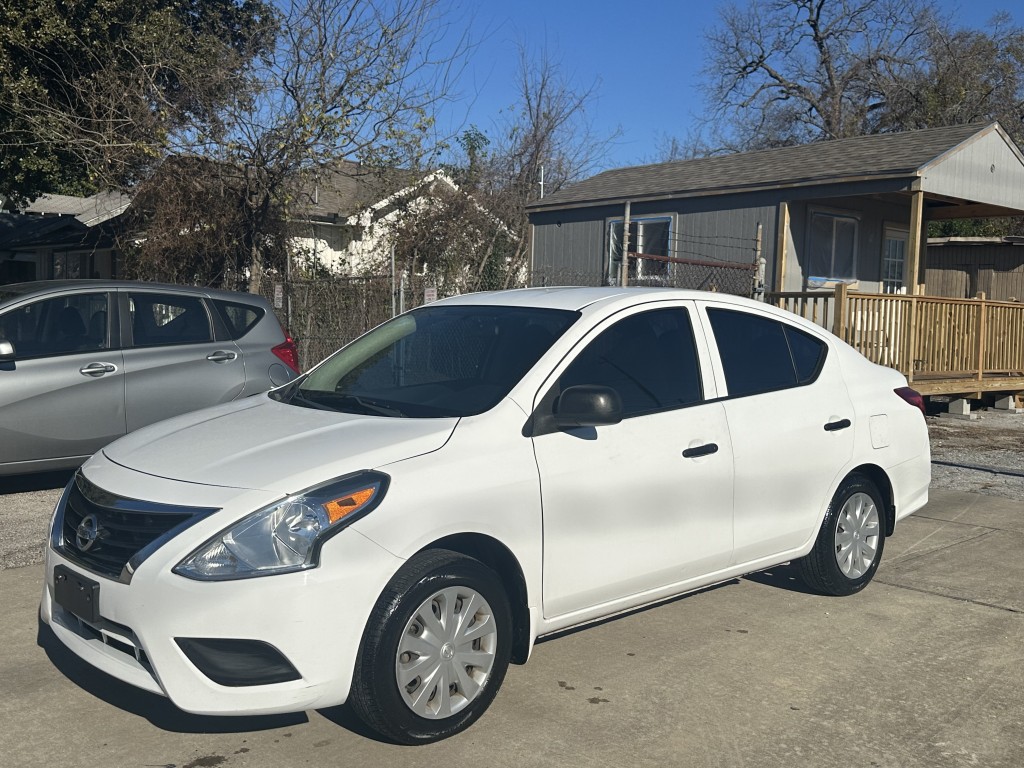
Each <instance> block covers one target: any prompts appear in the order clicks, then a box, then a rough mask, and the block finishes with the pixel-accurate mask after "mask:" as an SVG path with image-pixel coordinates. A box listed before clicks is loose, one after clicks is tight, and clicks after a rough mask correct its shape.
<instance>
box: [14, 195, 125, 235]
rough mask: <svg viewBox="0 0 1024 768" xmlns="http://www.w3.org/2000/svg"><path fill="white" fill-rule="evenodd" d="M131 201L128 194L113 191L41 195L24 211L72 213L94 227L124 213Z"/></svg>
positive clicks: (71, 214)
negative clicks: (89, 193) (73, 195)
mask: <svg viewBox="0 0 1024 768" xmlns="http://www.w3.org/2000/svg"><path fill="white" fill-rule="evenodd" d="M130 202H131V198H130V197H128V195H125V194H123V193H121V192H113V191H110V192H98V193H96V194H95V195H91V196H90V197H72V196H71V195H41V196H40V197H38V198H36V199H35V200H33V201H32V202H31V203H29V204H28V205H27V206H26V207H25V210H24V213H43V214H59V215H70V216H74V217H75V218H76V219H78V220H79V221H80V222H82V223H83V224H85V225H86V226H88V227H92V226H95V225H96V224H101V223H103V222H104V221H107V220H108V219H112V218H113V217H115V216H117V215H119V214H121V213H123V212H124V210H125V208H127V207H128V204H129V203H130Z"/></svg>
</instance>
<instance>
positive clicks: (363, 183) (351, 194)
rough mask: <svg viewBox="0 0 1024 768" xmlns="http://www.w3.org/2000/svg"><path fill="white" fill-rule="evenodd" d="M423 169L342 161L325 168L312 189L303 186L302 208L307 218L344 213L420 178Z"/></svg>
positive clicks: (354, 211) (383, 197)
mask: <svg viewBox="0 0 1024 768" xmlns="http://www.w3.org/2000/svg"><path fill="white" fill-rule="evenodd" d="M423 176H424V174H423V173H413V172H412V171H407V170H403V169H379V168H370V167H367V166H362V165H360V164H359V163H351V162H342V163H339V164H338V165H336V166H335V167H333V168H330V169H328V170H326V171H325V172H324V173H323V175H322V176H321V179H320V182H319V184H317V185H316V187H315V188H314V189H305V190H303V192H304V194H303V195H302V196H301V198H300V202H301V205H302V209H303V212H304V213H305V215H307V216H310V217H311V218H335V217H338V216H341V217H346V216H350V215H352V214H354V213H358V212H359V211H361V210H363V209H365V208H367V207H369V206H371V205H373V204H375V203H379V202H380V201H381V200H384V199H385V198H387V197H389V196H390V195H392V194H394V193H395V192H398V191H399V190H401V189H404V188H406V187H408V186H409V185H410V184H413V183H414V182H416V181H418V180H420V179H422V178H423Z"/></svg>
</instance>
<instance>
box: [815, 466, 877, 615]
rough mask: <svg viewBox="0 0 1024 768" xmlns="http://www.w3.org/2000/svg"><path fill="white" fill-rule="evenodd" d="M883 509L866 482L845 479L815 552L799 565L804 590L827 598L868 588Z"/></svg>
mask: <svg viewBox="0 0 1024 768" xmlns="http://www.w3.org/2000/svg"><path fill="white" fill-rule="evenodd" d="M884 510H885V506H884V505H883V503H882V497H881V494H880V493H879V492H878V488H877V487H876V486H875V484H874V483H873V482H871V480H870V479H868V478H867V477H865V476H864V475H860V474H853V475H850V476H849V477H847V478H846V479H845V480H844V481H843V482H842V483H841V484H840V486H839V488H838V490H836V493H835V496H833V497H832V503H831V504H829V507H828V511H827V512H826V513H825V519H824V520H823V521H822V524H821V530H820V531H819V532H818V538H817V540H816V541H815V542H814V548H813V549H812V550H811V551H810V553H809V554H808V555H807V556H806V557H804V558H802V559H801V560H800V561H799V563H800V574H801V575H802V576H803V579H804V581H805V582H806V583H807V585H808V586H809V587H811V588H812V589H815V590H817V591H818V592H822V593H824V594H826V595H852V594H853V593H854V592H859V591H860V590H862V589H863V588H864V587H866V586H867V584H868V582H870V581H871V579H872V577H873V576H874V575H875V571H877V570H878V563H879V561H880V560H881V559H882V549H883V548H884V546H885V530H884V525H883V523H884V514H885V511H884Z"/></svg>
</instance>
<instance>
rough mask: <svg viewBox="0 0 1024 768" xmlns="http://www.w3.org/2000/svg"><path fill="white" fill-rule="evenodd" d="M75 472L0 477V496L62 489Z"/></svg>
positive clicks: (69, 470) (70, 470) (65, 471)
mask: <svg viewBox="0 0 1024 768" xmlns="http://www.w3.org/2000/svg"><path fill="white" fill-rule="evenodd" d="M73 474H75V470H73V469H67V470H63V471H61V472H40V473H39V474H35V475H10V476H8V477H0V496H3V495H6V494H10V493H28V492H29V491H50V490H53V489H55V488H63V487H64V486H65V485H67V484H68V481H69V480H71V476H72V475H73Z"/></svg>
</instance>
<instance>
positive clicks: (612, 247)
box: [608, 216, 672, 284]
mask: <svg viewBox="0 0 1024 768" xmlns="http://www.w3.org/2000/svg"><path fill="white" fill-rule="evenodd" d="M622 227H623V220H622V219H614V220H612V221H609V222H608V280H609V282H610V283H613V284H615V283H618V282H619V281H620V280H621V279H622V277H621V275H622V273H621V271H620V270H621V268H622ZM671 232H672V218H671V217H670V216H652V217H640V218H636V219H630V220H629V277H630V279H637V278H658V277H665V276H666V275H668V257H669V243H670V240H671Z"/></svg>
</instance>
